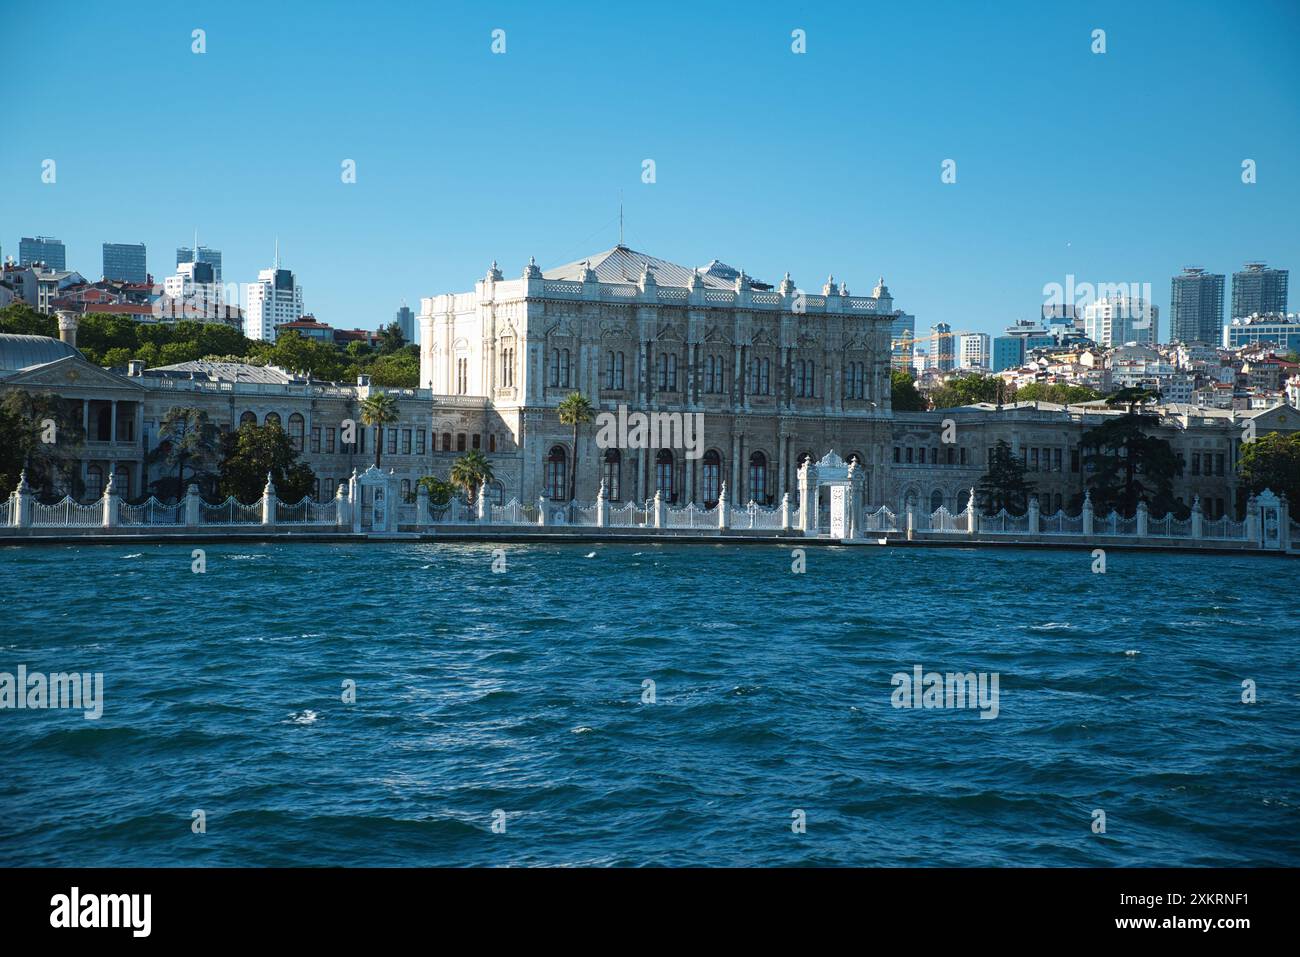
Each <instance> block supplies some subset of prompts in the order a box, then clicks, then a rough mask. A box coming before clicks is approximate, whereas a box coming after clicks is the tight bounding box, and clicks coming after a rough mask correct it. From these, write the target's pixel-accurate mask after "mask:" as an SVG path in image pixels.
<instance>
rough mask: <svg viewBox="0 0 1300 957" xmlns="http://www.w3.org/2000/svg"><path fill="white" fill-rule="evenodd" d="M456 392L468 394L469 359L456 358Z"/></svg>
mask: <svg viewBox="0 0 1300 957" xmlns="http://www.w3.org/2000/svg"><path fill="white" fill-rule="evenodd" d="M456 394H457V395H468V394H469V359H467V358H460V359H457V360H456Z"/></svg>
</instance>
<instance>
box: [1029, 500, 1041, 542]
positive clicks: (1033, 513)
mask: <svg viewBox="0 0 1300 957" xmlns="http://www.w3.org/2000/svg"><path fill="white" fill-rule="evenodd" d="M1038 528H1039V526H1038V496H1037V495H1031V496H1029V534H1030V535H1037V534H1038Z"/></svg>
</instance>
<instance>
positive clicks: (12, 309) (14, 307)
mask: <svg viewBox="0 0 1300 957" xmlns="http://www.w3.org/2000/svg"><path fill="white" fill-rule="evenodd" d="M0 332H6V333H9V334H11V335H15V336H48V337H49V338H51V339H57V338H58V337H59V323H58V320H57V319H55V318H54V316H47V315H46V314H45V313H43V312H41V311H40V310H38V309H35V308H33V307H32V306H29V305H28V304H27V303H25V302H11V303H10V304H9V305H7V306H5V307H4V308H3V309H0ZM16 481H17V479H15V482H16Z"/></svg>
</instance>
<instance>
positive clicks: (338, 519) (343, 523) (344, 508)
mask: <svg viewBox="0 0 1300 957" xmlns="http://www.w3.org/2000/svg"><path fill="white" fill-rule="evenodd" d="M347 489H348V483H346V482H339V487H338V488H337V489H335V490H334V524H335V525H336V526H337V527H338V528H347V527H348V526H349V525H351V524H352V507H351V506H352V503H351V502H350V501H349V500H348V494H347ZM426 514H427V512H426Z"/></svg>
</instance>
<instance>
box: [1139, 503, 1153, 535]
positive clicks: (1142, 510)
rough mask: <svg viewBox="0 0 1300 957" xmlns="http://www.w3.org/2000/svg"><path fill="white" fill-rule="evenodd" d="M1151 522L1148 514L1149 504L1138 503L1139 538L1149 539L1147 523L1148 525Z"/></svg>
mask: <svg viewBox="0 0 1300 957" xmlns="http://www.w3.org/2000/svg"><path fill="white" fill-rule="evenodd" d="M1149 520H1150V516H1149V515H1148V513H1147V503H1146V502H1138V507H1137V535H1138V538H1146V537H1147V528H1148V524H1147V523H1148V521H1149Z"/></svg>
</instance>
